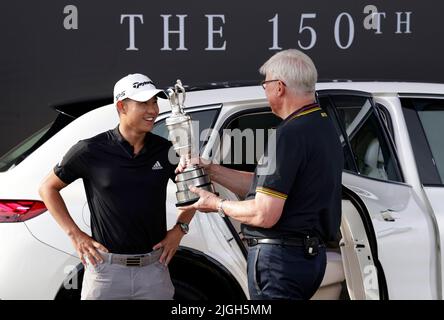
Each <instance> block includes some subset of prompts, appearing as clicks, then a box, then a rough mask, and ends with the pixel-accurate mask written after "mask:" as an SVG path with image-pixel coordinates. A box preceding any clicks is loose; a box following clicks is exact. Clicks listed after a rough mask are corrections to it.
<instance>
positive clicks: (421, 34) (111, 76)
mask: <svg viewBox="0 0 444 320" xmlns="http://www.w3.org/2000/svg"><path fill="white" fill-rule="evenodd" d="M368 5H373V6H375V7H376V8H377V10H378V12H379V13H384V15H382V14H380V17H381V18H380V20H379V22H380V29H379V31H378V30H377V27H376V22H377V20H376V19H373V20H369V18H370V17H369V14H370V12H369V11H368V10H365V8H366V7H367V6H368ZM443 8H444V3H443V2H441V1H432V0H422V1H417V0H396V1H395V0H392V1H359V0H347V1H346V0H298V1H296V0H286V1H284V0H274V1H257V0H256V1H253V0H236V1H234V0H224V1H215V0H188V1H185V0H182V1H179V0H169V1H148V0H145V1H142V0H126V1H106V0H89V1H86V0H77V1H74V0H66V1H64V0H44V1H20V0H16V1H6V0H5V1H1V4H0V10H1V14H2V19H0V33H1V48H2V50H1V51H0V88H1V89H0V90H1V91H0V136H1V139H0V154H2V153H4V152H5V151H7V149H9V148H10V147H12V146H13V145H15V144H16V143H18V142H19V141H20V140H22V139H23V138H24V137H26V136H28V135H29V134H30V133H32V132H34V131H36V130H37V129H39V128H40V127H42V126H43V125H45V124H46V123H47V122H49V121H50V120H51V119H52V118H53V117H54V113H53V112H52V111H51V109H50V108H48V106H49V105H52V104H57V103H63V102H66V101H73V100H77V99H84V98H93V97H102V96H111V94H112V87H113V85H114V83H115V81H116V80H118V79H119V78H120V77H122V76H124V75H126V74H128V73H133V72H142V73H145V74H147V75H148V76H150V77H151V78H152V79H153V80H154V81H155V82H156V83H157V84H158V85H160V86H167V85H171V84H173V83H174V81H175V79H177V78H181V79H182V80H183V82H184V83H186V84H193V83H194V84H195V83H203V82H208V81H211V82H215V81H230V80H258V81H259V80H260V79H261V78H260V75H259V74H258V71H257V70H258V68H259V67H260V65H261V64H262V63H263V62H264V61H265V60H266V59H267V58H268V57H269V56H271V55H272V54H273V53H275V52H276V51H277V50H279V49H278V48H282V49H287V48H299V49H301V47H304V48H306V49H305V50H304V51H305V52H306V53H307V54H309V55H310V56H311V57H312V58H313V60H314V62H315V64H316V65H317V67H318V72H319V76H320V78H321V79H354V80H358V79H369V80H403V81H430V82H443V81H444V75H443V74H444V73H443V71H444V64H443V63H442V56H443V53H442V49H443V46H444V42H443V39H444V37H443V35H444V27H442V25H441V24H442V18H441V16H442V14H443ZM74 9H76V10H77V13H78V20H77V29H70V28H73V27H75V24H76V23H75V22H76V20H75V19H74V18H75V16H74V15H75V10H74ZM367 9H369V8H367ZM65 10H66V12H64V11H65ZM123 15H142V17H143V24H142V23H141V20H140V18H135V20H134V21H135V24H134V30H135V37H134V46H133V47H136V48H137V49H138V50H127V48H129V47H130V35H129V33H130V32H129V30H130V24H129V22H130V21H129V20H130V19H129V18H123ZM168 15H170V18H167V16H168ZM185 15H186V17H185ZM209 15H213V18H211V17H209ZM179 16H182V17H183V18H182V19H183V39H184V42H183V48H186V49H187V50H178V49H180V36H179V34H174V33H171V34H167V35H168V39H169V47H170V48H171V50H162V49H165V47H167V45H166V43H165V42H164V35H165V32H164V23H165V21H168V22H169V30H171V31H173V30H178V29H179V27H180V25H179V21H180V17H179ZM366 18H367V20H365V19H366ZM122 19H123V20H122ZM211 19H213V20H211ZM211 21H213V28H212V30H213V31H214V32H210V35H212V36H213V40H214V41H213V47H214V48H221V47H222V46H223V45H225V49H224V50H208V48H209V47H210V45H209V24H210V22H211ZM365 22H368V23H371V22H373V27H374V28H373V29H368V28H369V25H368V23H367V24H365ZM399 22H401V23H400V24H399ZM398 24H399V25H398ZM335 26H336V31H337V34H336V36H335ZM66 27H67V28H68V29H66ZM352 27H353V28H352ZM218 30H221V31H220V32H218ZM274 31H277V32H276V33H277V36H276V35H275V36H273V34H274ZM314 35H316V38H315V37H314ZM351 36H353V38H352V37H351ZM341 47H342V48H341ZM270 48H271V49H270ZM206 49H207V50H206Z"/></svg>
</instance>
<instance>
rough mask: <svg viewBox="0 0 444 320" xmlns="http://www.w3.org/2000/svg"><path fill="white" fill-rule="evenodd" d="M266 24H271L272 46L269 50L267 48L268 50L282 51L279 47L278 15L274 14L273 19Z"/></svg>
mask: <svg viewBox="0 0 444 320" xmlns="http://www.w3.org/2000/svg"><path fill="white" fill-rule="evenodd" d="M268 22H272V23H273V46H272V47H271V48H268V50H282V48H281V47H279V39H278V37H279V29H278V28H279V15H278V14H277V13H276V14H275V15H274V17H273V19H270V20H268Z"/></svg>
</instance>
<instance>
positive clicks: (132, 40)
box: [120, 14, 143, 51]
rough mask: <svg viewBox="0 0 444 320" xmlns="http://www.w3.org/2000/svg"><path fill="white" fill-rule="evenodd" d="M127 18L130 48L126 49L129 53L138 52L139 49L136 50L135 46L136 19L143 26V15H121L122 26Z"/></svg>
mask: <svg viewBox="0 0 444 320" xmlns="http://www.w3.org/2000/svg"><path fill="white" fill-rule="evenodd" d="M125 18H129V46H128V48H126V50H127V51H131V50H132V51H138V50H139V49H137V48H136V45H135V38H136V30H135V27H134V25H135V19H136V18H137V19H139V20H140V22H141V23H142V24H143V15H141V14H122V15H120V24H123V20H125Z"/></svg>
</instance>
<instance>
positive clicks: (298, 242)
mask: <svg viewBox="0 0 444 320" xmlns="http://www.w3.org/2000/svg"><path fill="white" fill-rule="evenodd" d="M247 244H248V246H250V247H253V246H255V245H258V244H276V245H282V246H293V247H303V246H304V239H302V238H298V239H296V238H294V239H269V238H248V239H247Z"/></svg>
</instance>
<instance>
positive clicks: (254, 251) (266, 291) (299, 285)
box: [247, 244, 327, 300]
mask: <svg viewBox="0 0 444 320" xmlns="http://www.w3.org/2000/svg"><path fill="white" fill-rule="evenodd" d="M326 266H327V257H326V252H325V247H320V248H319V254H318V255H317V256H316V257H312V258H306V257H305V255H304V248H303V247H295V246H282V245H272V244H258V245H256V246H253V247H250V248H249V249H248V263H247V273H248V289H249V292H250V299H252V300H271V299H285V300H308V299H310V298H311V297H312V296H313V295H314V294H315V292H316V291H317V289H318V288H319V286H320V285H321V282H322V279H323V277H324V273H325V268H326Z"/></svg>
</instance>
